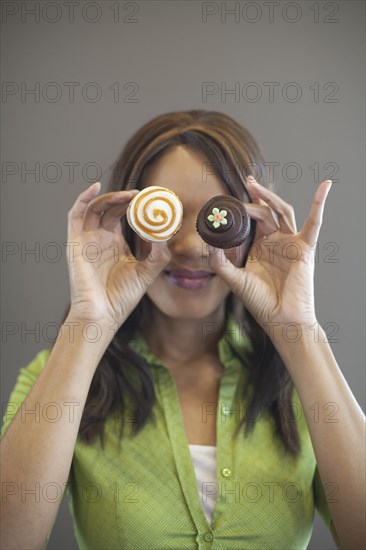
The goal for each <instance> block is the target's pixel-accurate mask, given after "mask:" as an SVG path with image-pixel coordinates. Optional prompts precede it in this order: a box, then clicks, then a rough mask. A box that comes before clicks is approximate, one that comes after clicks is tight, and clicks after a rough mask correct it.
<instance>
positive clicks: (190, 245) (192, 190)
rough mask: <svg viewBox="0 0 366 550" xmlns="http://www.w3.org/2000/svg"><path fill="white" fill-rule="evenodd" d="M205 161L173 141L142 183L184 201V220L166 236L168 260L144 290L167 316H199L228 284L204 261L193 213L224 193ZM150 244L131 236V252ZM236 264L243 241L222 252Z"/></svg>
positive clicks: (212, 307) (142, 252) (218, 302)
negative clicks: (175, 229)
mask: <svg viewBox="0 0 366 550" xmlns="http://www.w3.org/2000/svg"><path fill="white" fill-rule="evenodd" d="M207 163H208V160H207V159H206V158H205V157H204V156H203V155H202V154H200V153H199V152H197V151H193V150H191V149H188V148H185V147H183V146H178V147H176V148H175V149H173V150H172V151H170V152H169V153H167V154H166V155H164V156H163V157H161V158H160V159H159V160H157V161H156V162H155V163H154V164H153V165H152V166H151V167H149V169H148V170H147V171H146V173H145V177H144V180H143V183H142V185H141V187H142V188H145V187H150V186H151V185H157V186H161V187H167V188H168V189H171V190H172V191H174V193H176V194H177V195H178V197H179V198H180V200H181V201H182V203H183V222H182V226H181V228H180V229H179V231H178V232H177V233H176V234H175V235H174V236H173V237H172V238H171V239H170V240H169V241H167V245H168V248H169V250H170V253H171V261H170V262H169V264H168V265H167V266H166V268H165V269H164V270H163V271H162V272H161V273H160V275H158V277H157V278H156V279H155V281H154V283H153V284H152V285H151V286H150V288H149V290H148V291H147V295H148V296H149V298H150V299H151V301H152V303H153V304H154V305H155V307H156V308H158V309H159V310H160V311H161V312H162V313H164V314H165V315H167V316H169V317H173V318H181V319H189V318H191V319H203V318H205V317H208V316H210V315H211V314H213V313H214V312H215V311H217V310H218V308H220V306H222V305H223V303H224V300H225V298H226V297H227V295H228V294H229V292H230V290H229V287H228V286H227V285H226V283H224V281H223V280H222V279H220V277H219V276H218V275H216V274H215V273H214V272H213V271H212V269H211V268H210V265H209V263H208V246H207V244H206V243H205V242H204V241H203V240H202V239H201V237H200V236H199V234H198V233H197V231H196V227H195V226H196V218H197V214H198V212H199V211H200V209H201V208H202V206H203V205H204V204H205V203H206V202H207V201H208V200H209V199H210V198H212V197H214V196H215V195H228V194H229V192H228V189H227V188H226V186H225V185H224V184H223V183H222V182H221V180H220V179H219V178H218V176H216V175H213V174H207V172H212V170H206V167H207ZM149 249H150V245H149V243H146V242H145V241H143V240H141V239H140V238H138V237H137V236H136V251H135V253H136V257H137V258H138V259H141V258H143V257H145V256H146V255H147V254H148V252H149ZM225 254H226V256H228V257H229V258H230V260H231V261H232V262H233V263H234V264H235V265H237V266H240V265H243V256H244V245H241V246H239V247H236V248H234V249H228V250H226V251H225Z"/></svg>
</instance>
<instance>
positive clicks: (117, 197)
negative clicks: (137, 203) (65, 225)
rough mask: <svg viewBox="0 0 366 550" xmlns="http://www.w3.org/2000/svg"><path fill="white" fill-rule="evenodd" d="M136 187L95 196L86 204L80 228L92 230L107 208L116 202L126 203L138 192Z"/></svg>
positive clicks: (97, 224)
mask: <svg viewBox="0 0 366 550" xmlns="http://www.w3.org/2000/svg"><path fill="white" fill-rule="evenodd" d="M138 192H139V191H138V190H137V189H131V190H130V191H115V192H111V193H105V194H104V195H101V196H100V197H95V198H94V199H93V200H92V201H91V202H90V203H89V204H88V206H87V208H86V210H85V212H84V217H83V222H82V228H83V229H84V231H94V230H95V229H98V227H99V226H100V220H101V215H102V213H104V212H107V210H109V208H111V207H112V206H115V205H116V204H118V205H121V204H128V203H129V202H130V200H131V199H132V198H133V197H134V196H135V195H136V194H137V193H138Z"/></svg>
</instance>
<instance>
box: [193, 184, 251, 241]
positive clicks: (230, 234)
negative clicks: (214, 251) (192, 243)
mask: <svg viewBox="0 0 366 550" xmlns="http://www.w3.org/2000/svg"><path fill="white" fill-rule="evenodd" d="M196 229H197V231H198V233H199V235H200V236H201V238H202V239H203V240H204V241H205V242H206V243H207V244H209V245H211V246H216V247H217V248H233V247H234V246H239V245H240V244H242V243H243V242H244V241H245V239H246V238H247V237H248V235H249V231H250V217H249V214H248V212H247V210H246V208H245V206H244V205H243V203H242V202H241V201H240V200H239V199H236V198H235V197H232V196H230V195H217V196H216V197H213V198H212V199H210V200H209V201H207V202H206V204H205V205H204V206H203V207H202V208H201V210H200V212H199V214H198V216H197V221H196Z"/></svg>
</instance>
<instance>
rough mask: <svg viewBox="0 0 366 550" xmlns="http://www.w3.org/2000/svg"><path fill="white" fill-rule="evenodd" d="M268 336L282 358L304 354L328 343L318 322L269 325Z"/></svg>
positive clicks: (267, 327) (267, 328)
mask: <svg viewBox="0 0 366 550" xmlns="http://www.w3.org/2000/svg"><path fill="white" fill-rule="evenodd" d="M266 330H267V334H268V336H269V338H270V339H271V341H272V343H273V345H274V346H275V348H276V350H277V351H278V353H280V355H281V356H282V357H287V356H290V357H293V355H294V354H302V353H304V352H306V351H307V350H309V349H314V346H315V345H321V344H325V343H327V338H326V334H325V331H324V329H323V327H322V326H321V324H320V323H319V322H318V321H317V320H316V319H314V320H312V321H309V322H307V323H297V322H289V323H275V322H273V323H269V324H268V326H266Z"/></svg>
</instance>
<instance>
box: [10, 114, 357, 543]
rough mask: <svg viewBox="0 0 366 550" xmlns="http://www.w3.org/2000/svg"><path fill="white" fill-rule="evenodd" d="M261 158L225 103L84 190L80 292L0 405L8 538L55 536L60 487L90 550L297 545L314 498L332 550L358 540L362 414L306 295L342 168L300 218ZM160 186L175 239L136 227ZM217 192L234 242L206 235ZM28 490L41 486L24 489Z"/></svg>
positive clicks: (154, 140) (76, 213) (177, 124)
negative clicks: (237, 240)
mask: <svg viewBox="0 0 366 550" xmlns="http://www.w3.org/2000/svg"><path fill="white" fill-rule="evenodd" d="M262 163H263V161H262V158H261V155H260V152H259V150H258V147H257V145H256V143H255V141H254V140H253V138H252V137H251V135H250V134H249V133H248V132H247V131H246V130H245V129H244V128H243V127H242V126H240V125H239V124H238V123H237V122H235V121H234V120H232V119H231V118H230V117H228V116H227V115H224V114H221V113H216V112H207V111H189V112H177V113H168V114H166V115H162V116H158V117H156V118H154V119H153V120H151V121H150V122H149V123H147V124H146V125H145V126H143V127H142V128H141V129H140V130H139V131H138V132H137V133H136V134H135V135H134V136H133V137H132V138H131V139H130V141H129V142H128V143H127V145H126V146H125V148H124V151H123V152H122V154H121V156H120V158H119V160H118V162H117V164H116V167H115V171H114V174H113V177H112V180H111V187H110V191H109V192H108V193H106V194H103V195H99V191H100V184H99V183H96V184H94V185H92V186H91V187H89V188H88V189H86V190H85V191H84V192H83V193H81V194H80V195H79V196H78V198H77V199H76V201H75V203H74V205H73V207H72V208H71V210H70V211H69V215H68V242H69V252H70V253H69V256H68V266H69V277H70V286H71V304H70V306H69V307H68V308H67V312H66V316H65V318H64V321H63V325H62V327H61V329H60V333H59V335H58V339H57V341H56V342H55V344H54V346H53V347H52V349H51V350H42V351H41V352H40V353H39V354H38V355H37V357H36V358H35V359H34V360H33V361H32V362H31V363H30V365H28V367H27V368H25V369H22V370H21V373H20V375H19V378H18V381H17V385H16V387H15V389H14V391H13V393H12V395H11V396H10V399H9V401H10V404H9V407H8V411H7V414H6V415H5V417H4V426H3V431H2V433H3V434H5V433H6V435H5V436H4V437H3V439H2V443H1V445H2V452H3V457H4V466H3V479H4V480H5V481H6V482H10V481H11V482H13V483H15V485H14V486H11V485H9V484H8V485H7V486H6V487H7V492H6V495H5V496H6V498H5V499H4V498H3V504H2V506H3V514H4V516H3V517H4V525H5V527H4V544H5V546H4V547H6V548H15V547H16V548H23V547H31V548H41V547H44V546H45V544H46V539H47V537H48V536H49V533H50V531H51V528H52V525H53V522H54V520H55V517H56V514H57V510H58V506H59V504H60V499H61V495H62V494H64V488H65V485H67V491H68V494H69V497H70V504H71V511H72V514H73V518H74V525H75V534H76V538H77V540H78V544H79V546H80V548H105V549H107V548H123V549H138V550H145V549H146V550H147V549H158V548H159V549H162V548H164V549H169V550H173V549H179V550H182V549H187V550H188V549H191V548H200V549H206V548H207V549H208V548H213V549H216V548H222V549H236V550H238V549H240V548H243V549H244V548H245V549H259V548H260V549H263V548H306V546H307V544H308V541H309V539H310V536H311V530H312V522H313V513H314V503H315V505H316V507H317V508H318V510H319V512H320V513H321V515H322V517H323V519H324V521H325V523H326V525H327V527H328V528H330V529H331V532H332V535H333V538H334V540H335V542H336V544H337V545H339V546H340V547H342V548H361V547H362V544H363V540H364V526H363V514H362V504H363V498H364V497H363V490H362V485H363V484H362V479H364V469H363V451H362V450H361V443H360V442H361V441H362V438H363V428H364V415H363V413H362V411H361V410H360V407H359V406H358V404H357V402H356V400H355V398H354V396H353V395H352V392H351V391H350V388H349V387H348V385H347V383H346V381H345V380H344V378H343V376H342V373H341V371H340V369H339V367H338V365H337V363H336V361H335V359H334V357H333V354H332V351H331V348H330V346H329V344H328V343H327V341H326V337H325V333H324V331H323V329H322V328H321V327H319V324H318V322H317V317H316V313H315V307H314V289H313V273H314V248H315V247H314V246H313V245H314V243H315V242H316V241H317V239H318V234H319V230H320V227H321V223H322V215H323V209H324V203H325V199H326V196H327V193H328V191H329V189H330V184H331V182H329V181H325V182H322V183H321V184H320V186H319V187H318V189H317V191H316V193H315V195H314V199H313V201H312V204H311V208H310V212H309V215H308V217H307V219H306V221H305V223H304V225H303V227H302V228H301V230H300V231H298V230H297V227H296V222H295V216H294V211H293V208H292V207H291V206H290V205H289V204H287V203H286V202H285V201H283V200H282V199H281V198H279V197H278V196H277V195H276V194H275V193H274V192H273V191H271V190H269V189H267V188H265V187H263V186H261V185H259V184H258V183H256V181H255V180H254V178H253V177H251V175H252V174H253V173H254V174H255V173H256V171H258V170H260V168H261V166H262ZM152 185H159V186H163V187H167V188H169V189H171V190H172V191H174V192H175V193H176V194H177V195H178V196H179V197H180V199H181V201H182V203H183V208H184V218H183V223H182V227H181V229H180V230H179V231H178V232H177V233H176V234H175V235H174V236H173V237H172V238H171V239H170V240H169V241H168V242H165V243H153V244H148V243H146V242H144V241H142V240H141V239H139V238H138V237H137V236H136V235H135V234H134V233H132V231H131V230H130V228H128V226H127V224H126V219H125V213H126V209H127V206H128V204H129V202H130V201H131V200H132V198H133V197H134V196H135V195H136V194H137V193H138V190H141V189H143V188H144V187H147V186H152ZM219 194H230V195H234V196H236V197H237V198H239V199H240V200H242V201H243V202H244V203H245V206H246V207H247V210H248V212H249V215H250V216H251V218H252V222H253V223H252V228H251V234H250V238H249V239H248V240H247V241H246V243H244V244H243V245H241V246H239V247H236V248H235V249H229V250H228V251H226V252H225V254H224V253H223V252H222V251H220V250H219V249H217V248H213V247H208V246H207V245H205V243H204V242H203V241H202V239H201V238H200V237H199V235H198V233H197V231H196V229H195V221H196V217H197V214H198V212H199V210H200V208H201V207H202V206H203V204H204V203H205V202H206V201H207V200H209V199H210V198H212V197H214V196H216V195H219ZM315 329H316V330H317V331H318V332H317V338H316V339H315V338H314V330H315ZM22 401H24V403H23V406H22V407H21V408H20V407H19V414H16V408H17V407H14V404H18V405H20V403H21V402H22ZM332 405H333V408H332ZM335 405H337V406H338V407H339V410H337V409H336V407H335ZM316 406H317V407H318V410H317V411H316V410H315V408H316ZM329 406H330V407H331V409H330V411H329ZM50 407H51V409H50ZM52 407H53V408H54V410H53V414H52V412H50V411H52ZM324 407H325V408H326V407H328V409H325V408H324ZM31 410H34V411H39V415H38V418H36V420H35V418H34V415H30V414H27V411H31ZM325 410H326V413H325V412H324V411H325ZM55 411H56V412H57V421H55V418H56V417H55ZM329 412H331V413H332V414H331V420H330V421H326V420H325V418H324V417H325V416H326V414H328V418H329ZM315 413H318V414H315ZM319 414H320V420H321V421H319ZM51 415H52V417H51ZM13 418H14V420H13ZM350 449H352V453H350V452H349V451H350ZM19 487H20V489H19ZM22 487H24V491H23V490H22ZM29 487H33V488H36V489H37V490H38V491H39V492H40V498H38V499H37V498H34V499H33V498H23V497H24V494H23V493H24V492H26V491H27V490H28V489H29ZM18 489H19V490H18ZM325 496H327V499H326V498H325Z"/></svg>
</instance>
